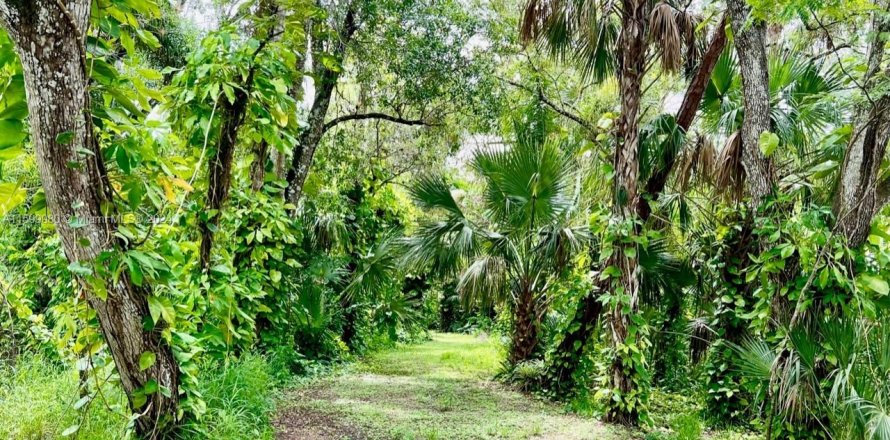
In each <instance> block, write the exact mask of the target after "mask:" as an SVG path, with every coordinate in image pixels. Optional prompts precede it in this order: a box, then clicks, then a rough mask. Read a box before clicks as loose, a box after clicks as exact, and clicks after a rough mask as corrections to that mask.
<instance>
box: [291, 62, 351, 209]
mask: <svg viewBox="0 0 890 440" xmlns="http://www.w3.org/2000/svg"><path fill="white" fill-rule="evenodd" d="M339 77H340V74H339V73H337V72H334V71H332V70H329V69H326V68H322V73H321V76H320V77H319V82H318V84H316V89H315V100H314V101H313V102H312V109H311V110H310V111H309V119H308V121H307V124H308V125H309V127H308V128H306V130H305V131H303V132H302V133H300V137H299V140H298V142H297V145H296V146H295V147H294V154H293V157H291V167H290V170H288V172H287V191H286V192H285V197H286V199H287V201H288V202H290V203H292V204H294V205H296V204H297V202H299V201H300V196H302V194H303V185H304V184H305V183H306V177H307V176H309V168H310V167H311V166H312V160H313V158H314V157H315V150H316V148H318V144H319V142H321V137H322V135H324V119H325V116H327V114H328V107H329V106H330V104H331V96H332V95H333V93H334V87H335V86H336V85H337V79H338V78H339Z"/></svg>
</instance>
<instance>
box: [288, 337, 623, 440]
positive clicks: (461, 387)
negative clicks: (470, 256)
mask: <svg viewBox="0 0 890 440" xmlns="http://www.w3.org/2000/svg"><path fill="white" fill-rule="evenodd" d="M501 359H502V355H501V353H500V352H499V350H498V347H497V346H496V344H494V343H493V342H491V341H488V340H485V339H480V338H478V337H475V336H470V335H455V334H434V335H433V340H432V341H430V342H427V343H424V344H419V345H413V346H408V347H400V348H399V349H398V350H393V351H387V352H383V353H379V354H377V355H374V356H372V357H371V358H369V359H368V360H366V361H364V362H362V363H360V364H358V365H356V366H355V367H354V368H352V369H351V370H350V371H349V372H347V373H345V374H341V375H339V376H335V377H332V378H328V379H326V380H323V381H320V382H317V383H315V384H314V385H311V386H309V387H306V388H302V389H300V390H298V391H297V392H295V393H294V394H293V395H292V396H291V398H290V399H289V401H288V402H287V404H286V405H287V406H288V408H287V409H286V410H285V411H284V412H283V413H282V414H281V415H280V416H279V420H281V419H282V418H286V417H302V418H304V419H305V418H308V419H312V418H321V419H323V420H336V421H337V424H338V426H339V429H340V432H339V433H334V434H329V437H319V438H351V436H350V433H360V435H361V436H363V437H367V438H370V439H392V438H395V439H405V440H408V439H418V440H420V439H423V440H429V439H455V440H459V439H532V438H534V439H554V440H555V439H566V440H572V439H578V440H580V439H609V438H614V439H619V438H620V439H623V438H628V433H627V432H625V431H623V430H621V429H619V428H614V427H607V426H606V425H603V424H601V423H599V422H597V421H595V420H592V419H585V418H581V417H577V416H574V415H570V414H565V413H564V411H563V410H562V408H561V407H560V406H557V405H553V404H549V403H545V402H542V401H539V400H536V399H533V398H530V397H528V396H526V395H524V394H521V393H518V392H516V391H513V390H510V389H508V388H506V387H504V386H503V385H501V384H500V383H496V382H493V381H491V378H492V377H493V376H494V375H495V374H496V373H497V371H498V368H499V367H500V362H501ZM308 429H309V428H306V429H304V430H303V431H300V430H296V431H295V432H294V436H293V437H288V438H295V439H296V438H304V437H305V438H315V437H312V434H313V433H312V431H311V430H308ZM337 434H339V435H340V437H337ZM301 436H302V437H301ZM353 436H354V437H358V436H359V435H355V434H353Z"/></svg>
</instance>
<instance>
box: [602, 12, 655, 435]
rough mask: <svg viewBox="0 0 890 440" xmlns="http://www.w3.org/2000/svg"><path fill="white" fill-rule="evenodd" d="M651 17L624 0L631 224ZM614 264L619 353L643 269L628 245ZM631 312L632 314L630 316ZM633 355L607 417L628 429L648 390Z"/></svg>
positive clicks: (622, 124) (621, 208)
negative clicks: (620, 292) (632, 363)
mask: <svg viewBox="0 0 890 440" xmlns="http://www.w3.org/2000/svg"><path fill="white" fill-rule="evenodd" d="M648 16H649V2H648V1H647V0H623V2H622V8H621V22H622V27H621V37H620V40H619V47H620V49H619V51H620V54H619V66H620V69H619V75H618V76H619V94H620V99H621V118H620V119H619V122H618V136H619V139H618V146H617V148H616V150H615V159H614V161H615V194H614V197H615V201H614V208H613V209H614V211H615V215H616V216H617V217H619V218H621V219H624V220H626V221H634V220H635V219H636V214H637V212H638V210H639V207H638V204H639V203H640V195H639V193H638V191H637V180H638V174H639V168H640V164H639V144H640V121H639V118H640V100H641V99H642V87H641V86H642V81H643V75H644V73H645V72H646V62H645V57H646V42H647V32H646V20H647V19H648ZM608 266H615V267H618V268H619V270H620V272H621V275H620V276H619V279H618V280H617V282H613V283H612V285H611V287H612V288H613V289H614V288H620V289H621V290H623V295H616V297H623V298H626V300H624V299H622V300H618V301H617V302H616V303H613V304H612V307H611V310H610V312H609V314H608V316H607V319H608V329H609V333H610V336H611V338H610V342H611V345H612V347H613V348H615V349H616V350H617V349H618V348H619V347H622V346H624V345H626V344H636V343H637V342H639V339H640V335H639V332H635V336H633V337H632V338H631V339H634V340H635V341H631V340H629V339H628V336H629V328H630V326H631V322H630V320H631V316H632V315H634V314H636V313H637V311H638V297H639V291H640V268H639V265H638V262H637V259H636V257H635V256H631V255H628V254H627V253H626V252H625V251H624V249H623V248H622V247H618V248H617V249H616V250H615V252H614V253H613V254H612V256H611V257H610V258H609V261H608V262H607V264H606V267H608ZM625 310H629V313H625ZM626 358H627V356H626V355H623V354H621V353H617V352H616V353H615V355H614V358H613V359H612V363H611V366H610V368H609V370H610V381H611V383H610V387H611V388H612V390H613V393H617V394H619V395H620V399H618V401H615V400H613V399H609V401H608V402H607V410H606V415H605V419H606V420H607V421H610V422H615V423H620V424H624V425H635V424H637V423H638V422H639V416H640V414H639V409H640V406H641V405H644V404H645V402H636V403H634V404H632V405H628V404H627V401H626V399H627V398H628V397H629V396H630V398H633V399H637V398H640V399H645V393H640V392H639V391H640V390H639V388H640V386H645V384H642V383H641V381H642V380H643V378H642V377H640V376H639V375H638V374H637V372H636V371H635V368H633V367H632V366H630V365H629V362H627V361H628V359H626Z"/></svg>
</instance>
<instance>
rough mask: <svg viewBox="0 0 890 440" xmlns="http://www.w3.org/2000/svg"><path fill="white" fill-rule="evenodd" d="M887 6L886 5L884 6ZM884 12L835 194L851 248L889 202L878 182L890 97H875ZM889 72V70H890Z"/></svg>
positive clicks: (888, 23)
mask: <svg viewBox="0 0 890 440" xmlns="http://www.w3.org/2000/svg"><path fill="white" fill-rule="evenodd" d="M882 6H883V8H885V9H886V8H887V5H886V4H885V5H882ZM885 13H886V12H885V11H877V12H876V13H875V14H874V17H873V21H872V34H873V35H874V37H873V41H872V42H871V45H870V47H869V52H868V67H867V70H866V73H865V78H864V80H863V81H864V84H863V87H864V89H865V92H866V94H868V95H870V96H868V101H869V102H867V103H864V104H863V105H862V106H860V107H859V108H858V109H857V112H856V116H855V118H854V128H855V131H854V132H853V136H852V138H851V139H850V143H849V144H848V145H847V150H846V151H845V152H844V162H843V165H842V166H841V172H840V179H839V181H838V186H837V189H836V192H835V194H834V202H833V211H834V216H835V220H836V222H837V225H838V228H839V230H840V232H841V233H842V234H843V235H844V237H846V239H847V243H848V244H849V245H850V246H851V247H858V246H861V245H862V244H863V243H865V240H866V239H867V238H868V235H869V232H870V231H871V221H872V218H873V217H874V215H875V214H876V213H877V211H879V210H880V209H881V207H883V205H884V204H885V203H886V202H887V197H886V195H885V194H883V192H882V193H881V194H879V190H881V189H885V188H886V183H884V184H880V185H879V184H878V177H879V175H880V167H881V161H882V160H883V158H884V153H885V152H886V149H887V141H888V140H890V96H888V95H883V96H880V97H878V96H876V95H879V94H880V93H879V92H877V91H876V90H874V89H875V86H876V85H877V83H878V80H877V78H876V77H877V76H878V74H879V73H880V69H881V62H882V61H883V59H884V44H885V43H884V40H883V38H881V35H886V33H887V32H890V20H886V19H882V15H883V14H885ZM886 73H890V69H888V70H887V72H886Z"/></svg>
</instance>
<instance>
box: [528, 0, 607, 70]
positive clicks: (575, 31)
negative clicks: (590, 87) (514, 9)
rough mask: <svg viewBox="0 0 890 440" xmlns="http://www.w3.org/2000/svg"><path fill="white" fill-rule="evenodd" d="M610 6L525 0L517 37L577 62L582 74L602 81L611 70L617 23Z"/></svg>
mask: <svg viewBox="0 0 890 440" xmlns="http://www.w3.org/2000/svg"><path fill="white" fill-rule="evenodd" d="M612 5H613V4H612V3H611V2H609V3H606V4H603V3H600V2H598V1H585V0H529V2H528V3H527V4H526V7H525V11H524V13H523V18H522V24H521V26H520V37H521V39H522V41H524V42H526V43H528V42H537V43H538V44H540V45H541V46H542V47H544V48H546V49H549V51H550V53H551V54H552V55H553V56H554V57H555V58H557V59H560V60H563V61H566V60H570V59H571V60H573V61H577V62H579V64H580V65H581V66H582V72H583V74H584V76H585V77H588V78H592V79H593V80H594V81H602V80H604V79H605V78H608V77H609V76H611V75H612V74H613V73H614V72H615V63H616V58H615V55H614V54H615V44H616V42H617V39H618V26H617V25H616V23H615V21H614V17H613V12H614V10H612V9H611V8H610V6H612Z"/></svg>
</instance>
